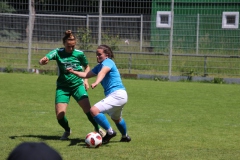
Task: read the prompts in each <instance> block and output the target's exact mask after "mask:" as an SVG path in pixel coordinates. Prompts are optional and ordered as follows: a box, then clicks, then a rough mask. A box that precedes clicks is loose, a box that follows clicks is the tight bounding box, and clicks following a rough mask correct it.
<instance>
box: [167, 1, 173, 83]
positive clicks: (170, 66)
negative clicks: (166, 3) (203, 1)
mask: <svg viewBox="0 0 240 160" xmlns="http://www.w3.org/2000/svg"><path fill="white" fill-rule="evenodd" d="M173 18H174V0H172V4H171V32H170V47H169V68H168V69H169V70H168V79H170V78H171V75H172V46H173V45H172V44H173Z"/></svg>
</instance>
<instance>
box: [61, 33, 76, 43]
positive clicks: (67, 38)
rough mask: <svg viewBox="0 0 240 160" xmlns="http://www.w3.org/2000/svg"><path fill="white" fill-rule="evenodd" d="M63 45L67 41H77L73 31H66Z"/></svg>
mask: <svg viewBox="0 0 240 160" xmlns="http://www.w3.org/2000/svg"><path fill="white" fill-rule="evenodd" d="M62 40H63V44H64V43H65V42H66V41H67V40H76V38H75V36H74V35H73V34H72V31H71V30H67V31H65V36H64V37H63V39H62Z"/></svg>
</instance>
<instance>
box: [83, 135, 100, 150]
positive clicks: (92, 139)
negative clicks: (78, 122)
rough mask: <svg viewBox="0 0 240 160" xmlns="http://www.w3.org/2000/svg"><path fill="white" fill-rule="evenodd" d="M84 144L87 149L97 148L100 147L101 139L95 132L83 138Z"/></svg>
mask: <svg viewBox="0 0 240 160" xmlns="http://www.w3.org/2000/svg"><path fill="white" fill-rule="evenodd" d="M85 143H86V145H87V147H88V148H98V147H99V146H101V145H102V137H101V135H100V134H99V133H97V132H90V133H88V134H87V136H86V138H85Z"/></svg>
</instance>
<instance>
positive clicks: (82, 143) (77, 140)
mask: <svg viewBox="0 0 240 160" xmlns="http://www.w3.org/2000/svg"><path fill="white" fill-rule="evenodd" d="M19 137H28V138H38V139H41V140H59V139H60V137H59V136H47V135H22V136H10V137H9V138H10V139H16V138H19ZM64 141H69V142H70V144H69V145H68V146H74V145H80V146H85V140H84V139H81V138H73V139H70V138H69V139H68V140H64Z"/></svg>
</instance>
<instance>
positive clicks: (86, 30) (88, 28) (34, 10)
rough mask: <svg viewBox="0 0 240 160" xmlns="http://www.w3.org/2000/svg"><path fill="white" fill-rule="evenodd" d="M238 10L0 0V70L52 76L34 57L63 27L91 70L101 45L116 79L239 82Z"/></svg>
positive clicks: (101, 0) (224, 1) (228, 4)
mask: <svg viewBox="0 0 240 160" xmlns="http://www.w3.org/2000/svg"><path fill="white" fill-rule="evenodd" d="M239 10H240V2H238V0H218V1H214V2H211V1H209V0H198V1H197V2H196V1H195V0H175V1H173V0H161V1H160V0H152V1H146V0H145V1H143V0H128V1H109V0H108V1H105V0H97V1H96V0H90V1H89V0H88V1H87V0H86V1H63V0H60V1H59V0H58V1H56V0H50V1H45V0H41V1H40V0H18V1H16V0H2V1H1V2H0V17H1V18H0V23H1V24H0V28H1V29H0V67H1V69H2V71H3V70H5V71H11V70H12V69H19V70H22V69H25V70H26V71H31V70H35V69H38V70H42V69H45V70H51V71H56V70H57V69H56V67H57V66H56V64H55V63H51V64H49V65H47V66H44V67H42V66H39V65H38V60H39V59H40V58H41V57H43V56H44V55H45V54H46V53H48V52H49V51H50V50H52V49H54V48H57V47H63V44H62V37H63V36H64V32H65V31H66V30H69V29H70V30H72V31H73V33H74V34H75V35H76V36H77V37H78V44H77V45H78V46H77V48H78V49H81V50H83V51H84V52H85V54H86V55H87V57H88V59H89V62H90V66H93V65H94V64H95V63H96V58H95V49H96V47H97V46H98V45H99V44H107V45H109V46H111V47H112V49H113V51H114V53H115V57H116V58H115V61H116V63H117V65H118V67H119V70H120V72H121V73H122V74H124V73H125V74H149V75H164V76H168V77H169V78H170V77H171V76H200V77H202V76H203V77H237V78H238V77H240V63H239V62H240V59H239V56H240V51H239V42H240V32H239Z"/></svg>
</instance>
